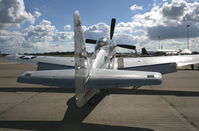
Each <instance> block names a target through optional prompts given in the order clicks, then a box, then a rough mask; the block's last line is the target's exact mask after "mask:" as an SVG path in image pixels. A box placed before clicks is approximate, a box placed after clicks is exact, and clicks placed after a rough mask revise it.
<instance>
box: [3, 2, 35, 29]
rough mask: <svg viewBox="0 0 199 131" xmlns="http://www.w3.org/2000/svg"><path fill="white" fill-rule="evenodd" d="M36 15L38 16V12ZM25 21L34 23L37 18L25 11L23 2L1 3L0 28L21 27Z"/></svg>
mask: <svg viewBox="0 0 199 131" xmlns="http://www.w3.org/2000/svg"><path fill="white" fill-rule="evenodd" d="M36 14H37V16H38V12H37V13H36ZM24 21H29V22H30V23H34V21H35V17H34V16H33V15H32V14H31V13H28V12H26V11H25V6H24V2H23V0H1V1H0V28H5V27H7V26H12V25H19V24H21V23H23V22H24Z"/></svg>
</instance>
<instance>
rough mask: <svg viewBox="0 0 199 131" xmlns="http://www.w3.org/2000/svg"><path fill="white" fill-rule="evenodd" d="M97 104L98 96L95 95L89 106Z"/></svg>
mask: <svg viewBox="0 0 199 131" xmlns="http://www.w3.org/2000/svg"><path fill="white" fill-rule="evenodd" d="M96 103H97V96H96V95H94V96H93V97H92V98H91V99H90V100H89V101H88V105H89V106H94V105H95V104H96Z"/></svg>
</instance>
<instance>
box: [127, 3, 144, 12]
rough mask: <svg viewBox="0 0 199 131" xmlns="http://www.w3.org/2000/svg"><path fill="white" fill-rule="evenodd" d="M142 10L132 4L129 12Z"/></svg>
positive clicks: (140, 7)
mask: <svg viewBox="0 0 199 131" xmlns="http://www.w3.org/2000/svg"><path fill="white" fill-rule="evenodd" d="M142 9H143V7H142V6H138V5H136V4H134V5H132V6H131V7H130V10H132V11H134V10H142Z"/></svg>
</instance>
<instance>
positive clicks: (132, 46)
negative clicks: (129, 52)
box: [117, 44, 136, 50]
mask: <svg viewBox="0 0 199 131" xmlns="http://www.w3.org/2000/svg"><path fill="white" fill-rule="evenodd" d="M117 46H119V47H122V48H126V49H133V50H135V49H136V46H134V45H123V44H117Z"/></svg>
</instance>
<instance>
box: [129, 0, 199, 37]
mask: <svg viewBox="0 0 199 131" xmlns="http://www.w3.org/2000/svg"><path fill="white" fill-rule="evenodd" d="M133 19H134V22H133V23H134V24H135V25H137V26H142V27H144V28H145V29H146V30H147V32H148V37H149V38H150V39H157V38H158V36H160V38H161V39H174V38H185V37H186V31H187V29H186V26H187V24H189V25H191V28H190V37H197V36H199V27H198V25H199V24H198V22H199V3H197V2H193V3H188V2H187V1H185V0H173V1H172V2H171V3H168V2H166V3H164V4H163V5H162V7H159V6H155V7H153V8H152V9H151V11H150V12H146V13H144V14H139V15H135V16H134V17H133Z"/></svg>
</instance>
